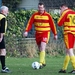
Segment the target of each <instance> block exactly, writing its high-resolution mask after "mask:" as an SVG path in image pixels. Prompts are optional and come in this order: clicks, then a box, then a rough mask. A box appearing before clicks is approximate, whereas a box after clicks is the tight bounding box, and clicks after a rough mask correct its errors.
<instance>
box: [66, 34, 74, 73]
mask: <svg viewBox="0 0 75 75" xmlns="http://www.w3.org/2000/svg"><path fill="white" fill-rule="evenodd" d="M74 39H75V36H74V35H73V34H68V41H67V42H65V43H66V47H67V49H68V53H69V56H70V60H71V63H72V66H73V70H72V71H71V72H70V73H75V55H74V52H73V48H74Z"/></svg>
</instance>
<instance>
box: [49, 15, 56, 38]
mask: <svg viewBox="0 0 75 75" xmlns="http://www.w3.org/2000/svg"><path fill="white" fill-rule="evenodd" d="M49 20H50V21H49V22H50V28H51V30H52V32H53V34H54V39H57V31H56V26H55V23H54V21H53V19H52V17H51V16H50V17H49Z"/></svg>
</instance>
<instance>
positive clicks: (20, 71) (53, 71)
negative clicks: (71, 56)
mask: <svg viewBox="0 0 75 75" xmlns="http://www.w3.org/2000/svg"><path fill="white" fill-rule="evenodd" d="M63 60H64V57H52V56H51V57H46V65H47V66H46V67H44V68H42V69H39V70H34V69H32V67H31V64H32V62H34V61H39V57H38V58H15V57H8V58H6V64H7V66H8V67H9V68H10V70H11V71H12V73H8V74H4V73H0V75H64V74H61V73H58V71H59V70H60V69H61V68H62V65H63ZM0 67H1V65H0ZM0 69H1V68H0ZM71 70H72V66H71V64H69V66H68V70H67V73H66V75H69V74H68V72H69V71H71Z"/></svg>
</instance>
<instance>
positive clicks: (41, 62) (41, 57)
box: [40, 51, 45, 65]
mask: <svg viewBox="0 0 75 75" xmlns="http://www.w3.org/2000/svg"><path fill="white" fill-rule="evenodd" d="M44 59H45V51H41V52H40V65H42V64H43V62H44Z"/></svg>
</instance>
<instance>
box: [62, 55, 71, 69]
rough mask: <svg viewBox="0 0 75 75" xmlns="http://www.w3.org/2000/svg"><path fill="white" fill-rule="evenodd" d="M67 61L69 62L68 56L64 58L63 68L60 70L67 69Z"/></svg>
mask: <svg viewBox="0 0 75 75" xmlns="http://www.w3.org/2000/svg"><path fill="white" fill-rule="evenodd" d="M69 61H70V57H69V55H67V56H65V60H64V63H63V68H62V69H63V70H66V69H67V66H68V63H69Z"/></svg>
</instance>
